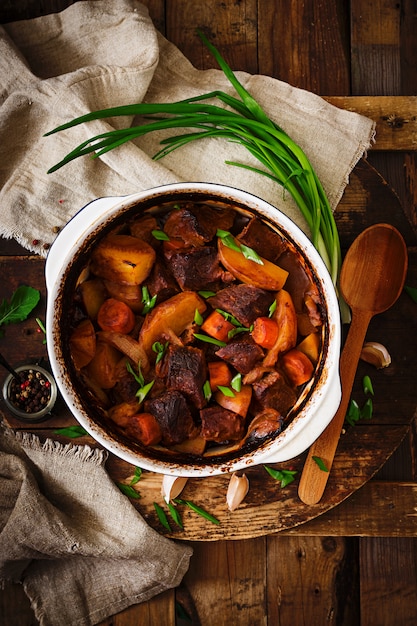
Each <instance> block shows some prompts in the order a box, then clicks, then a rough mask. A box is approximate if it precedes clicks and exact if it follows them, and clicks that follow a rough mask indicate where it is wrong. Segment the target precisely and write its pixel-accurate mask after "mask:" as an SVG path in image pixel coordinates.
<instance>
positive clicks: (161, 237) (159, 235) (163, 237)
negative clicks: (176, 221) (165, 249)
mask: <svg viewBox="0 0 417 626" xmlns="http://www.w3.org/2000/svg"><path fill="white" fill-rule="evenodd" d="M151 232H152V235H153V237H155V239H157V240H158V241H169V237H168V235H167V234H166V233H164V231H163V230H160V229H159V228H158V229H155V230H152V231H151Z"/></svg>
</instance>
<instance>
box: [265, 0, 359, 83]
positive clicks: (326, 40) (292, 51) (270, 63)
mask: <svg viewBox="0 0 417 626" xmlns="http://www.w3.org/2000/svg"><path fill="white" fill-rule="evenodd" d="M258 30H259V71H260V73H262V74H268V75H270V76H275V77H276V78H279V79H280V80H283V81H286V82H289V83H290V84H292V85H294V86H296V87H300V88H302V89H308V90H310V91H313V92H314V93H318V94H321V95H330V94H331V95H347V94H349V93H350V91H349V89H350V87H349V67H348V65H347V63H346V58H347V54H348V53H347V50H348V43H349V15H348V3H346V2H343V0H337V1H336V2H326V0H316V1H314V2H313V1H312V0H308V1H307V2H306V1H304V0H293V1H292V2H290V3H289V2H287V1H286V0H276V1H275V2H260V3H259V26H258Z"/></svg>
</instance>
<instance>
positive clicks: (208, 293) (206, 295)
mask: <svg viewBox="0 0 417 626" xmlns="http://www.w3.org/2000/svg"><path fill="white" fill-rule="evenodd" d="M198 295H199V296H201V297H202V298H211V297H212V296H215V295H216V292H215V291H199V292H198Z"/></svg>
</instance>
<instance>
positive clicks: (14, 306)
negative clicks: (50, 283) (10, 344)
mask: <svg viewBox="0 0 417 626" xmlns="http://www.w3.org/2000/svg"><path fill="white" fill-rule="evenodd" d="M40 297H41V294H40V292H39V291H38V290H37V289H33V287H28V286H26V285H21V286H20V287H18V288H17V289H16V291H15V292H14V293H13V294H12V297H11V298H10V301H9V302H8V301H7V300H6V299H3V301H2V302H1V303H0V326H6V325H7V324H16V323H17V322H22V321H23V320H25V319H26V318H27V316H28V315H29V313H31V312H32V311H33V309H34V308H35V306H36V305H37V304H38V302H39V300H40Z"/></svg>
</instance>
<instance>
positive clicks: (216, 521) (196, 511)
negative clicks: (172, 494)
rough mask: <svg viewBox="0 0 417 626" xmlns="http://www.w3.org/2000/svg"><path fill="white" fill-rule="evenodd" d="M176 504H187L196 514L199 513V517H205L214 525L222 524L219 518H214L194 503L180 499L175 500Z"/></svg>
mask: <svg viewBox="0 0 417 626" xmlns="http://www.w3.org/2000/svg"><path fill="white" fill-rule="evenodd" d="M174 502H176V503H177V504H185V505H186V506H188V508H189V509H191V510H192V511H194V513H197V515H201V517H204V518H205V519H207V520H209V521H210V522H212V523H213V524H220V522H219V520H218V519H217V517H214V515H211V513H207V511H205V510H204V509H202V508H201V507H199V506H197V505H196V504H194V502H191V501H190V500H181V499H180V498H175V499H174Z"/></svg>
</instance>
